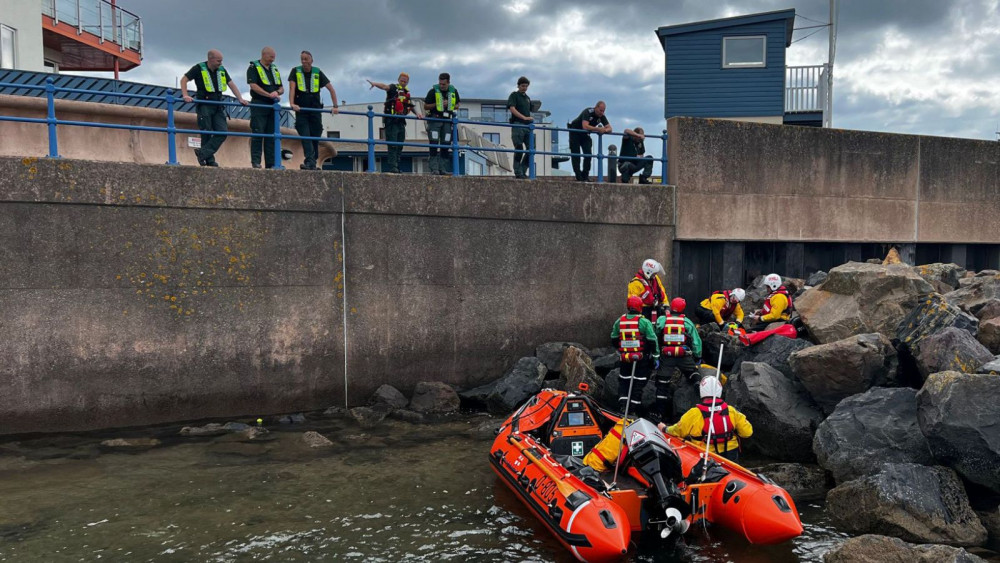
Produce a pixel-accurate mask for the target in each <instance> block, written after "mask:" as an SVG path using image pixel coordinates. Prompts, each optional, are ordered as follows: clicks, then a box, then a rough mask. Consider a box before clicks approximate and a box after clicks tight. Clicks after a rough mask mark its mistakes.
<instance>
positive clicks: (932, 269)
mask: <svg viewBox="0 0 1000 563" xmlns="http://www.w3.org/2000/svg"><path fill="white" fill-rule="evenodd" d="M913 271H915V272H916V273H917V275H919V276H920V277H922V278H924V279H925V280H927V281H928V282H930V283H931V284H932V285H933V284H934V282H938V283H942V284H944V285H947V286H950V287H951V288H952V289H954V288H956V287H958V280H960V279H962V278H964V277H965V274H966V269H965V268H963V267H961V266H959V265H958V264H942V263H941V262H935V263H934V264H924V265H922V266H914V267H913Z"/></svg>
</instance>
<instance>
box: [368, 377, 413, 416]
mask: <svg viewBox="0 0 1000 563" xmlns="http://www.w3.org/2000/svg"><path fill="white" fill-rule="evenodd" d="M408 403H409V401H407V400H406V395H403V393H402V392H400V390H399V389H396V388H395V387H393V386H392V385H389V384H387V383H383V384H382V385H380V386H379V388H378V389H376V390H375V392H374V393H372V396H371V399H369V400H368V404H369V405H382V406H385V407H388V409H389V410H393V409H402V408H405V407H406V405H407V404H408ZM379 410H385V409H379Z"/></svg>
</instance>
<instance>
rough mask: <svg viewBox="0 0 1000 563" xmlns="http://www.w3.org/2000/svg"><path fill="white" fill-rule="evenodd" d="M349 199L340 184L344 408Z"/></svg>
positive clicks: (345, 392)
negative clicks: (347, 207) (346, 202)
mask: <svg viewBox="0 0 1000 563" xmlns="http://www.w3.org/2000/svg"><path fill="white" fill-rule="evenodd" d="M345 199H347V193H346V191H345V190H344V184H343V183H341V184H340V279H341V283H342V284H343V286H344V287H343V289H342V290H341V296H342V297H341V299H342V301H341V304H342V306H343V309H344V408H347V407H348V404H347V235H346V234H345V233H346V231H347V229H346V227H345V226H344V224H345V223H346V222H347V212H346V210H345V206H344V200H345Z"/></svg>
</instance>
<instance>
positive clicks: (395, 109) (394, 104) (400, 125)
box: [368, 72, 424, 174]
mask: <svg viewBox="0 0 1000 563" xmlns="http://www.w3.org/2000/svg"><path fill="white" fill-rule="evenodd" d="M368 83H369V84H371V86H369V88H368V89H369V90H370V89H372V88H378V89H379V90H385V107H384V108H382V113H384V114H386V115H409V114H410V113H413V115H415V116H417V119H423V118H424V116H423V115H421V114H420V112H418V111H417V108H416V106H415V105H414V104H413V98H412V96H410V89H409V88H408V87H407V84H409V83H410V75H409V74H406V73H405V72H401V73H399V78H398V79H397V80H396V83H395V84H383V83H381V82H372V81H371V80H369V81H368ZM382 125H383V127H384V128H385V140H386V141H392V142H395V143H404V142H406V120H405V119H403V118H402V117H383V118H382ZM388 147H389V149H388V153H389V157H388V158H387V159H386V160H387V162H386V169H385V170H383V172H389V173H392V174H399V156H400V155H401V154H402V153H403V147H402V145H388Z"/></svg>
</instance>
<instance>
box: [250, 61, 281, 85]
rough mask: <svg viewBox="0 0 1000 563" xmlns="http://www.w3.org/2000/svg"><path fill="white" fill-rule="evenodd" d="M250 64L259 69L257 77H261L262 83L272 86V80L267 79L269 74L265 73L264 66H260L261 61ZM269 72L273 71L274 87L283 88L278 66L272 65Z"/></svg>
mask: <svg viewBox="0 0 1000 563" xmlns="http://www.w3.org/2000/svg"><path fill="white" fill-rule="evenodd" d="M250 64H252V65H253V66H254V67H256V68H257V76H259V77H260V83H261V84H263V85H265V86H270V85H271V80H270V79H269V78H268V77H267V73H266V72H264V65H262V64H260V61H259V60H257V61H250ZM269 70H270V71H271V75H272V76H274V85H275V86H281V73H280V72H278V65H276V64H274V63H271V66H270V68H269Z"/></svg>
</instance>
